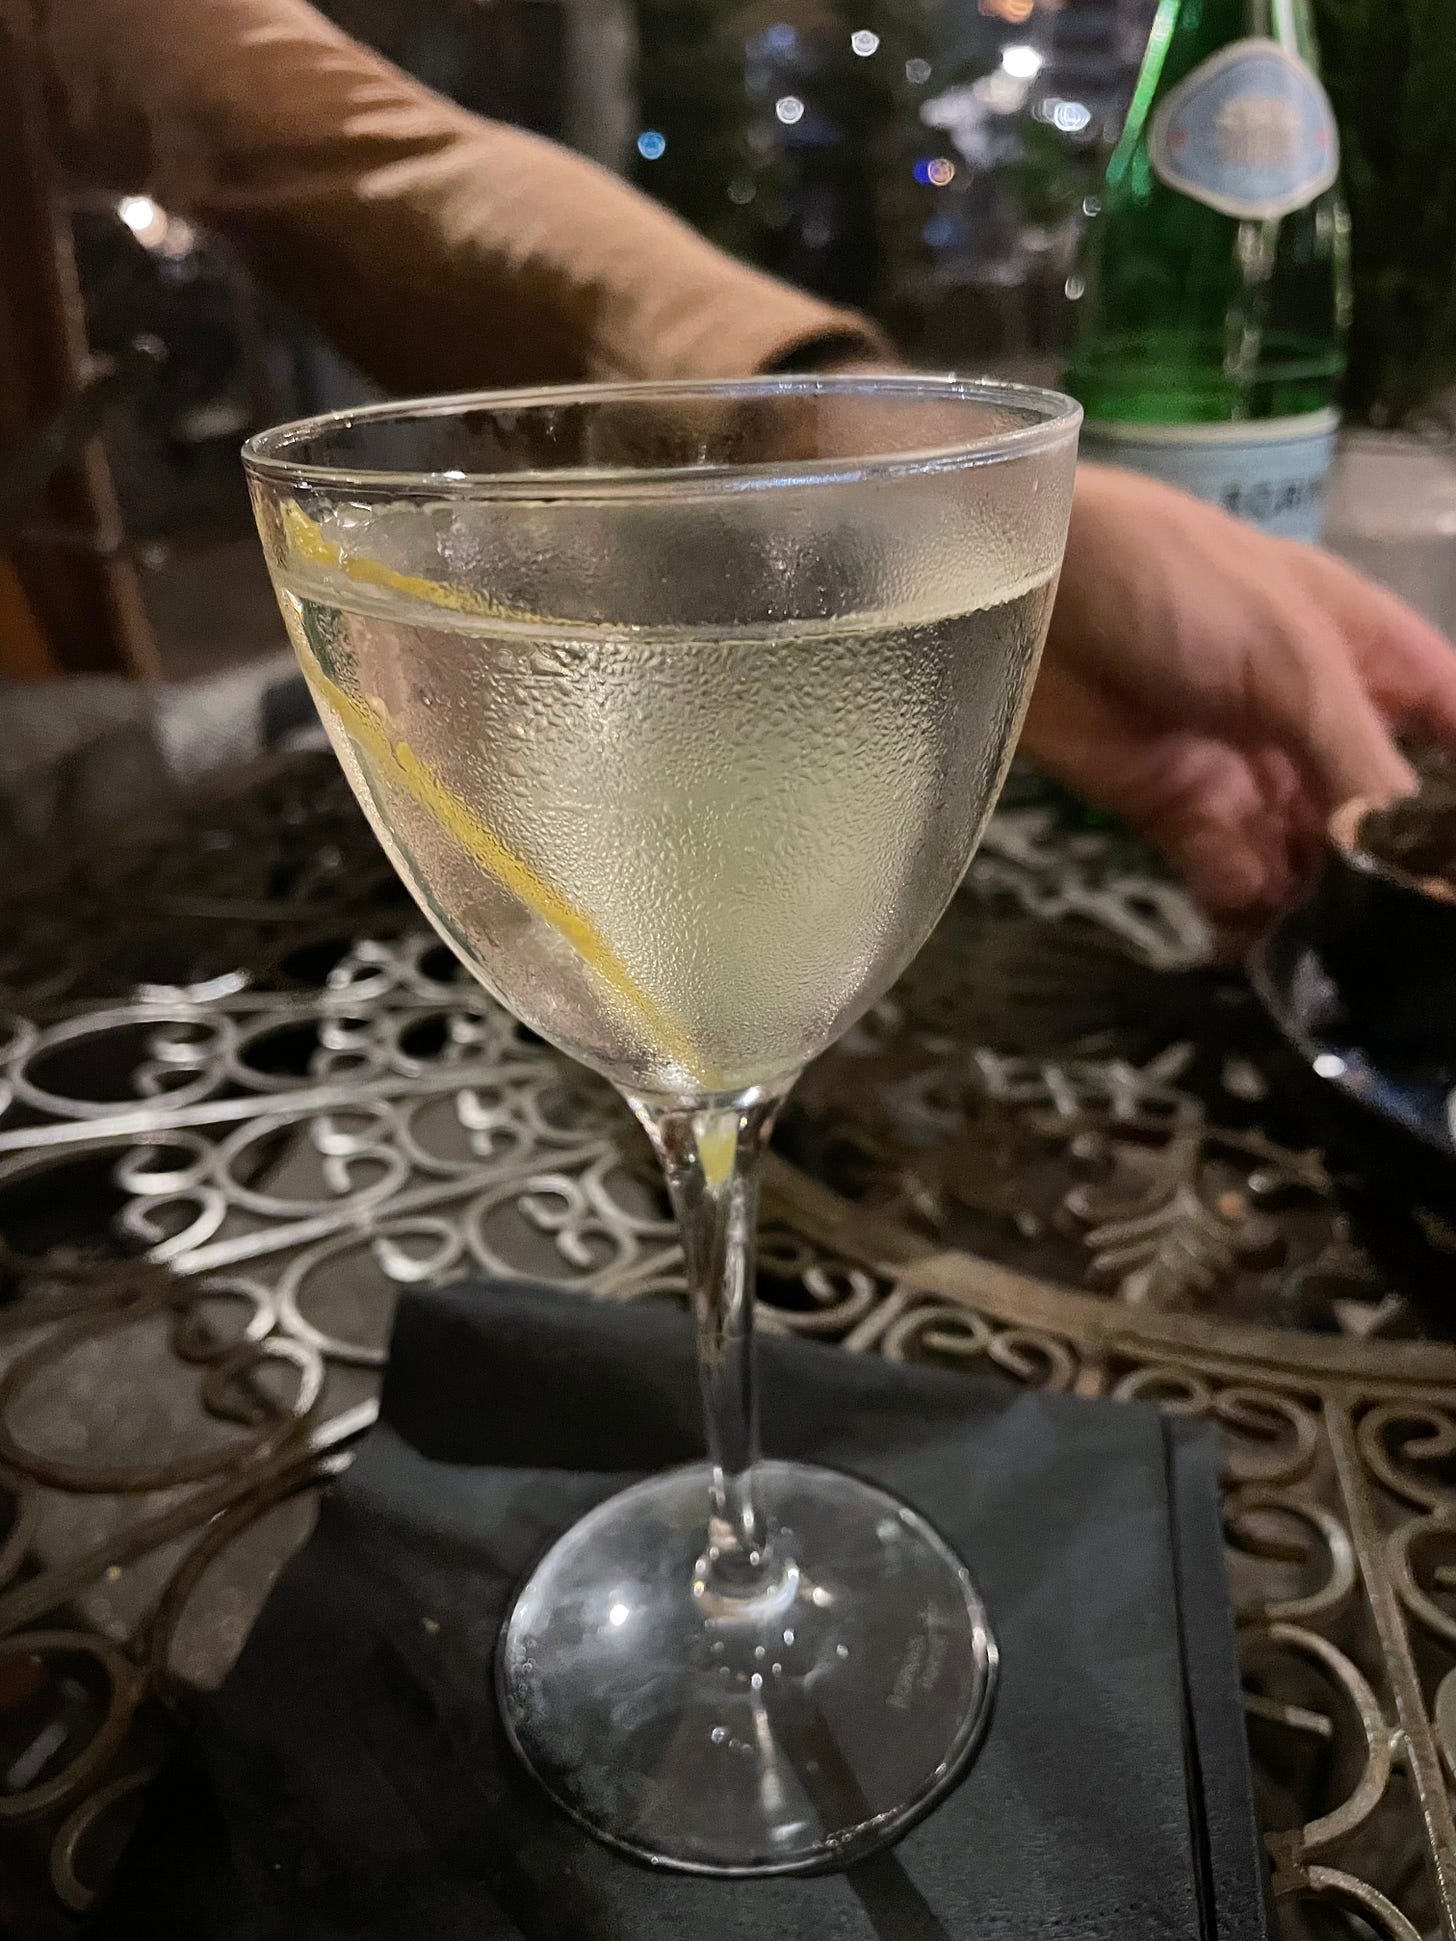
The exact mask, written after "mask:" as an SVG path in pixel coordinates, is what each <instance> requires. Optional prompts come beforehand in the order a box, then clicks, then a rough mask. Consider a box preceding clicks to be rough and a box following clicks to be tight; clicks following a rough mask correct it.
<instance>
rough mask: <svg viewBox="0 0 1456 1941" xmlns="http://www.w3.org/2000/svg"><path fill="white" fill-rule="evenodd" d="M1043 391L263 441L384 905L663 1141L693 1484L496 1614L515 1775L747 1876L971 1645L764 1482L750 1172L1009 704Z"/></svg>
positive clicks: (885, 1802) (822, 1515)
mask: <svg viewBox="0 0 1456 1941" xmlns="http://www.w3.org/2000/svg"><path fill="white" fill-rule="evenodd" d="M1078 419H1079V414H1078V411H1077V407H1076V406H1075V405H1073V404H1072V403H1070V402H1069V401H1068V400H1067V399H1065V398H1061V397H1057V396H1055V395H1053V394H1050V393H1046V392H1037V391H1029V390H1023V389H1019V388H1013V387H1009V386H1004V385H991V384H970V383H959V382H954V381H952V380H949V379H944V380H937V379H921V378H873V379H863V378H845V379H823V378H802V379H800V378H792V379H762V380H755V381H750V382H744V383H728V384H693V385H618V386H594V387H586V388H580V389H573V390H555V391H536V392H521V393H518V394H515V395H495V396H476V397H458V398H443V399H427V400H422V401H419V402H414V403H405V404H388V405H383V406H379V407H371V408H369V409H367V410H360V411H354V412H347V413H339V414H335V415H333V416H330V417H327V418H319V419H315V420H313V421H311V422H308V423H304V424H297V425H289V426H284V427H282V428H281V429H278V430H275V431H270V432H267V433H264V434H263V435H262V436H261V437H258V438H255V439H254V440H253V441H252V442H251V443H250V444H249V445H248V447H247V448H246V452H245V463H246V467H247V472H248V476H249V480H250V483H251V487H252V492H253V498H254V504H255V507H256V511H257V518H258V525H259V529H260V531H261V534H262V539H263V545H264V549H265V551H266V553H267V557H268V565H269V568H270V570H271V572H272V575H273V580H274V583H275V586H276V589H277V593H278V599H279V604H280V605H281V607H282V610H283V617H284V620H285V621H286V623H287V626H288V631H289V633H290V635H291V637H292V639H293V643H294V646H295V647H296V649H297V652H298V658H299V661H300V662H301V664H302V667H303V671H304V673H305V675H306V676H307V678H308V682H309V685H310V687H311V689H312V691H313V695H314V699H315V701H316V702H317V704H318V709H319V713H320V715H321V716H322V718H323V722H324V725H325V727H326V728H327V730H328V733H329V737H330V740H331V741H332V743H333V745H334V748H335V750H336V751H337V753H338V757H339V760H340V761H341V762H342V763H343V766H344V769H345V771H346V773H347V774H348V777H349V780H350V782H351V783H352V784H353V787H354V789H355V791H356V793H357V794H358V797H359V800H360V803H361V804H362V805H363V808H364V812H365V814H366V815H367V816H368V817H369V820H370V822H371V823H372V824H373V826H374V829H375V831H376V833H377V834H378V836H379V839H380V841H381V842H382V843H383V844H384V847H385V849H386V850H387V851H388V852H389V855H390V857H391V859H392V860H393V862H394V864H395V866H396V868H397V869H398V870H399V872H400V875H401V876H402V877H403V878H404V880H405V882H406V883H407V884H408V886H409V888H410V890H411V892H412V893H413V895H414V896H415V898H416V900H417V901H418V903H419V905H420V907H421V909H422V910H423V911H424V913H425V915H426V916H427V917H428V918H429V920H430V922H431V923H432V924H433V925H434V926H435V928H436V929H437V930H438V931H439V933H440V935H441V936H442V937H443V938H444V939H445V941H446V942H447V943H448V944H449V945H450V946H451V948H452V949H453V950H455V951H456V952H457V953H458V955H459V956H460V957H461V958H462V959H463V961H464V962H465V964H466V965H467V966H468V967H469V969H470V970H471V971H472V972H473V973H474V974H475V976H476V977H478V978H479V979H480V981H481V983H482V984H484V986H485V987H486V989H487V990H489V991H490V992H491V993H492V994H493V995H494V996H495V997H497V998H499V1000H500V1001H501V1003H502V1004H504V1005H506V1006H508V1007H509V1009H510V1010H511V1011H513V1012H514V1013H515V1014H516V1016H517V1017H518V1018H520V1019H521V1020H523V1021H524V1022H525V1023H526V1024H527V1025H528V1026H530V1028H531V1029H532V1030H533V1031H536V1032H539V1033H540V1034H541V1036H542V1037H544V1038H547V1039H549V1040H550V1041H551V1042H552V1043H553V1044H555V1045H558V1046H560V1048H561V1049H562V1050H563V1051H565V1052H567V1053H569V1054H570V1056H572V1057H573V1058H577V1059H580V1060H581V1061H582V1063H583V1064H586V1065H588V1066H590V1067H591V1068H592V1069H593V1070H594V1071H597V1072H600V1073H602V1074H604V1075H605V1076H606V1077H607V1078H608V1079H610V1080H611V1081H612V1083H613V1084H614V1085H616V1086H617V1087H618V1088H619V1089H620V1091H621V1092H622V1093H623V1095H624V1096H625V1098H626V1100H627V1102H628V1104H629V1105H630V1106H631V1108H632V1110H633V1111H634V1112H635V1113H636V1115H637V1117H638V1118H639V1119H640V1121H641V1122H642V1124H643V1126H644V1127H645V1128H646V1130H647V1133H648V1136H649V1138H650V1139H651V1141H652V1144H653V1146H654V1147H655V1149H656V1151H657V1155H658V1157H659V1159H660V1160H661V1163H662V1167H663V1171H664V1173H665V1175H666V1179H667V1186H668V1190H669V1192H670V1195H671V1198H672V1201H673V1204H674V1206H675V1208H676V1211H677V1215H678V1219H679V1221H680V1223H681V1230H682V1245H683V1253H684V1256H685V1259H686V1264H687V1274H688V1280H689V1283H690V1287H691V1293H692V1304H693V1310H694V1314H695V1316H696V1322H697V1331H698V1342H699V1359H700V1368H701V1383H702V1396H703V1408H704V1415H705V1418H706V1429H707V1435H706V1442H707V1461H706V1463H704V1464H702V1465H696V1466H693V1467H690V1468H687V1469H681V1470H678V1471H676V1472H673V1473H670V1474H667V1475H662V1476H655V1477H652V1478H651V1479H649V1480H647V1481H645V1482H640V1483H637V1484H636V1485H635V1486H634V1487H632V1488H630V1489H627V1490H625V1491H623V1492H622V1493H621V1494H620V1495H616V1496H613V1497H611V1498H610V1499H609V1500H608V1501H606V1502H604V1503H602V1504H601V1505H600V1506H599V1507H598V1508H596V1509H594V1510H592V1511H591V1513H590V1514H589V1515H587V1516H585V1517H583V1518H582V1520H581V1521H580V1522H579V1523H577V1524H576V1525H575V1526H574V1527H573V1528H572V1529H570V1530H568V1531H567V1533H566V1534H565V1535H564V1536H563V1537H561V1538H560V1539H559V1540H558V1541H557V1542H556V1543H555V1544H554V1545H553V1546H552V1548H551V1549H550V1550H549V1551H548V1552H547V1553H546V1555H545V1557H544V1558H543V1559H542V1560H541V1562H540V1563H539V1564H538V1566H537V1567H536V1570H535V1572H534V1573H533V1575H532V1576H531V1578H530V1580H529V1582H528V1583H527V1584H526V1585H525V1587H524V1589H522V1591H521V1592H520V1594H519V1597H518V1600H517V1602H516V1604H515V1606H514V1609H513V1611H512V1613H511V1616H510V1618H509V1620H508V1622H507V1624H506V1626H505V1629H504V1632H503V1634H502V1638H501V1642H500V1647H499V1655H498V1688H499V1698H500V1704H501V1707H502V1710H503V1713H504V1717H505V1721H506V1724H507V1727H508V1729H509V1732H510V1734H511V1736H512V1738H513V1740H514V1742H515V1745H516V1747H517V1749H518V1751H519V1753H520V1755H521V1757H522V1758H523V1759H524V1761H525V1763H526V1765H527V1766H528V1767H529V1768H530V1769H531V1770H532V1771H533V1772H534V1773H535V1774H536V1776H537V1778H538V1779H539V1780H540V1781H541V1783H542V1784H543V1785H544V1786H545V1787H546V1789H547V1790H548V1791H549V1792H550V1793H551V1794H552V1795H553V1796H554V1797H555V1799H556V1800H557V1801H558V1802H559V1803H560V1805H561V1806H563V1807H564V1808H565V1809H566V1810H567V1811H568V1812H569V1813H571V1814H573V1815H575V1817H576V1818H577V1819H578V1820H580V1821H582V1822H583V1823H584V1824H585V1825H586V1826H588V1827H589V1828H590V1829H591V1830H592V1831H593V1832H595V1833H597V1834H598V1835H600V1836H601V1837H602V1838H603V1839H605V1840H608V1841H610V1842H612V1843H613V1844H615V1845H617V1846H619V1847H622V1848H625V1849H626V1850H628V1851H629V1852H631V1853H633V1854H636V1855H639V1856H641V1857H642V1858H644V1859H647V1860H650V1861H653V1862H656V1863H658V1864H660V1865H664V1866H669V1867H677V1868H682V1869H685V1870H689V1871H694V1872H699V1873H707V1874H760V1873H787V1872H794V1871H802V1870H806V1869H811V1868H815V1867H821V1866H824V1865H828V1864H831V1863H835V1862H845V1861H848V1860H850V1859H852V1858H853V1857H855V1856H857V1855H859V1854H861V1853H863V1852H865V1851H866V1850H868V1849H869V1848H870V1847H872V1846H874V1845H875V1844H877V1843H878V1842H880V1841H881V1840H883V1839H885V1838H887V1837H889V1836H891V1835H893V1834H895V1833H897V1832H899V1831H900V1830H902V1829H903V1828H904V1827H906V1826H907V1825H909V1824H910V1823H911V1821H912V1820H913V1819H914V1818H915V1817H916V1816H917V1815H919V1814H920V1813H922V1812H923V1811H924V1810H925V1809H926V1808H927V1807H928V1806H929V1805H930V1804H931V1803H932V1802H933V1801H934V1800H935V1799H936V1798H937V1797H938V1796H939V1795H940V1794H942V1793H943V1792H944V1791H945V1790H946V1788H947V1787H949V1786H950V1785H951V1784H952V1782H953V1781H954V1780H955V1778H956V1777H957V1775H958V1773H959V1772H960V1771H961V1769H962V1768H963V1767H964V1765H965V1763H966V1761H967V1759H968V1758H969V1756H970V1754H971V1752H972V1750H973V1748H974V1746H975V1744H976V1741H977V1738H978V1736H979V1734H980V1732H981V1730H982V1728H983V1726H984V1724H985V1721H986V1716H987V1711H988V1707H989V1704H990V1697H991V1688H992V1683H993V1679H994V1674H995V1664H996V1654H995V1647H994V1645H993V1642H992V1637H991V1631H990V1627H989V1625H988V1623H987V1618H986V1613H985V1611H984V1609H983V1607H982V1604H981V1600H980V1598H979V1596H978V1595H977V1593H976V1589H975V1586H974V1585H973V1583H972V1581H971V1577H970V1575H969V1573H968V1571H967V1570H966V1567H965V1565H964V1564H963V1563H962V1562H961V1560H960V1559H959V1558H958V1557H957V1556H956V1555H955V1554H954V1552H953V1551H952V1550H951V1549H950V1548H949V1546H948V1545H947V1544H946V1542H945V1541H944V1539H943V1538H942V1537H941V1536H939V1535H938V1534H937V1532H936V1531H935V1530H934V1529H932V1528H931V1527H930V1525H929V1524H928V1523H927V1522H926V1521H925V1519H924V1518H923V1517H921V1516H919V1515H917V1513H916V1512H915V1511H914V1510H913V1509H911V1508H909V1507H908V1506H907V1505H906V1504H904V1503H901V1502H898V1501H896V1500H895V1499H894V1498H893V1497H891V1496H889V1495H887V1494H886V1493H885V1491H883V1490H881V1489H878V1488H875V1487H873V1486H872V1485H870V1484H868V1483H866V1482H863V1481H860V1480H857V1479H856V1478H855V1477H853V1476H850V1475H845V1474H840V1473H838V1472H836V1471H832V1470H828V1469H821V1468H817V1467H814V1466H811V1465H809V1464H805V1463H790V1462H774V1461H767V1462H761V1461H759V1459H758V1454H757V1434H756V1422H755V1412H754V1394H753V1360H752V1348H751V1331H752V1320H753V1243H754V1227H755V1220H756V1210H757V1195H758V1174H759V1162H760V1159H761V1157H762V1155H763V1152H764V1149H765V1146H766V1143H767V1140H768V1136H769V1131H770V1128H771V1126H772V1124H773V1120H774V1115H775V1113H776V1112H777V1110H778V1108H779V1106H780V1104H781V1102H782V1100H783V1098H784V1096H785V1094H786V1093H787V1091H788V1090H789V1088H790V1086H791V1085H792V1084H793V1081H794V1078H795V1076H796V1074H797V1073H798V1072H799V1071H800V1070H801V1069H802V1067H803V1066H804V1064H805V1063H806V1061H807V1060H809V1059H810V1058H812V1057H814V1056H815V1054H816V1053H818V1052H821V1051H823V1050H824V1048H825V1047H826V1046H827V1045H829V1044H832V1043H833V1041H834V1040H835V1039H836V1038H837V1037H839V1036H840V1034H841V1033H842V1032H843V1031H844V1030H845V1029H846V1028H847V1027H848V1026H849V1025H850V1024H851V1023H852V1022H853V1021H854V1020H855V1019H856V1018H857V1017H859V1016H860V1014H861V1013H862V1012H863V1011H864V1010H865V1009H866V1007H867V1006H868V1005H870V1004H871V1003H873V1002H874V1000H875V999H876V998H878V997H879V996H880V995H881V994H882V993H883V992H884V991H885V990H886V989H887V988H888V986H889V985H890V984H891V983H892V982H893V981H894V979H895V978H896V977H897V976H898V975H899V974H900V972H901V971H902V970H904V968H905V966H906V965H907V964H908V963H909V961H910V959H911V958H912V957H913V956H914V954H915V952H916V951H917V950H918V949H919V948H920V946H921V945H922V944H923V943H924V941H925V939H926V937H927V936H928V935H929V933H930V931H931V929H932V928H933V926H934V924H935V922H936V920H937V918H938V917H939V916H940V914H941V911H942V910H943V909H944V907H945V904H946V902H947V901H948V899H949V898H950V896H951V894H952V892H953V891H954V890H955V887H956V885H957V884H958V883H959V881H960V879H961V876H962V873H963V872H964V870H965V867H966V864H967V861H968V860H969V858H970V856H971V853H972V851H973V849H974V848H975V845H976V841H977V839H978V837H979V835H980V832H981V829H982V827H983V825H984V823H985V820H986V817H987V816H988V814H989V813H990V810H991V807H992V804H993V803H994V801H995V798H996V794H997V791H998V789H999V787H1000V785H1001V782H1002V779H1003V777H1004V774H1005V770H1006V766H1007V763H1008V762H1009V760H1010V758H1011V753H1012V750H1013V747H1014V745H1015V741H1016V736H1017V731H1018V728H1019V726H1020V723H1021V719H1022V714H1023V710H1024V708H1025V704H1026V701H1027V697H1028V695H1029V693H1030V690H1031V684H1032V679H1033V676H1034V674H1035V671H1036V664H1037V659H1038V655H1039V653H1040V650H1041V644H1042V640H1043V636H1044V634H1045V630H1046V623H1047V618H1048V615H1049V613H1050V609H1051V602H1052V597H1053V593H1054V590H1055V585H1056V577H1057V573H1058V570H1059V568H1060V564H1061V557H1062V550H1063V546H1064V544H1065V539H1066V528H1067V518H1068V510H1069V505H1070V498H1071V489H1072V476H1073V470H1074V464H1075V455H1076V439H1077V425H1078Z"/></svg>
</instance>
